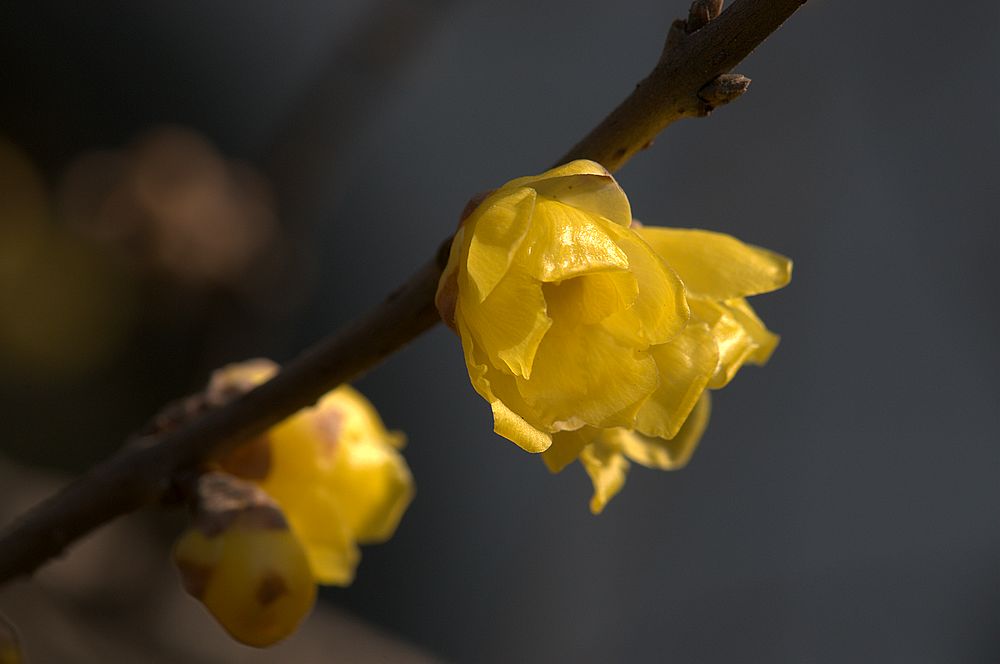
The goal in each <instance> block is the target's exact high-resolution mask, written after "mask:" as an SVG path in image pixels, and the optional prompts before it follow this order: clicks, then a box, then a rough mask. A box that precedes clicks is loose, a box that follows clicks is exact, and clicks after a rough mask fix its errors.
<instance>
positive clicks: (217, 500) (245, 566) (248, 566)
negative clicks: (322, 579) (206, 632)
mask: <svg viewBox="0 0 1000 664" xmlns="http://www.w3.org/2000/svg"><path fill="white" fill-rule="evenodd" d="M174 561H175V562H176V564H177V567H178V569H180V571H181V578H182V580H183V582H184V588H185V589H186V590H187V591H188V592H189V593H190V594H191V595H192V596H193V597H195V598H196V599H198V600H199V601H201V602H202V603H203V604H204V605H205V607H206V608H207V609H208V610H209V611H210V612H211V614H212V615H213V616H215V618H216V619H217V620H218V621H219V623H220V624H221V625H222V626H223V627H224V628H225V629H226V631H227V632H229V634H230V635H231V636H232V637H233V638H234V639H236V640H238V641H240V642H241V643H245V644H247V645H250V646H257V647H264V646H269V645H271V644H273V643H276V642H277V641H280V640H281V639H283V638H285V637H287V636H289V635H290V634H291V633H292V632H294V631H295V629H296V627H298V625H299V623H300V622H301V621H302V619H303V618H304V617H305V616H306V615H307V614H308V613H309V611H310V610H311V609H312V606H313V604H314V602H315V600H316V583H315V581H314V580H313V577H312V574H311V572H310V569H309V561H308V560H307V558H306V553H305V550H304V549H303V546H302V543H301V542H300V541H299V539H298V538H297V537H296V536H295V535H294V534H293V533H292V531H291V530H290V529H289V527H288V523H287V522H286V520H285V518H284V516H283V515H282V512H281V509H280V508H279V507H278V506H277V504H275V502H274V501H273V500H272V499H271V498H270V497H269V496H267V494H265V493H264V492H263V491H261V490H260V489H258V488H255V487H254V486H253V485H251V484H248V483H246V482H243V481H241V480H237V479H236V478H233V477H230V476H228V475H225V474H223V473H208V474H206V475H205V476H203V477H202V478H201V479H200V480H199V505H198V516H197V519H196V521H195V524H194V526H193V527H191V528H189V529H188V530H187V531H185V532H184V534H183V535H181V537H180V539H178V540H177V544H176V545H175V546H174Z"/></svg>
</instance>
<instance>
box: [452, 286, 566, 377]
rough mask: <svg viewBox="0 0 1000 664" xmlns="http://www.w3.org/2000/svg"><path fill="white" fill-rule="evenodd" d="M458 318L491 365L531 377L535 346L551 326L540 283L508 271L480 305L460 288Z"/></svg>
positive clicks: (466, 291) (473, 296) (472, 294)
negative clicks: (462, 321)
mask: <svg viewBox="0 0 1000 664" xmlns="http://www.w3.org/2000/svg"><path fill="white" fill-rule="evenodd" d="M459 284H460V285H461V284H462V277H461V276H459ZM458 316H461V317H462V318H463V319H464V320H465V322H466V324H467V326H468V330H470V331H474V334H475V337H476V345H477V346H478V347H479V348H483V349H484V350H485V351H486V352H487V353H488V354H489V358H490V364H491V365H493V366H496V367H500V366H505V367H506V368H507V369H508V370H510V372H511V373H513V374H515V375H518V376H524V377H530V376H531V368H532V366H533V364H534V360H535V353H536V351H537V350H538V345H539V344H540V343H541V341H542V338H543V337H544V336H545V333H546V332H547V331H548V329H549V327H550V326H551V325H552V320H551V319H550V318H549V317H548V315H547V313H546V307H545V297H544V296H543V295H542V285H541V284H540V283H538V282H537V281H535V280H534V279H533V278H532V277H531V276H530V275H528V274H526V273H524V272H522V271H519V270H511V271H510V272H508V273H507V275H506V276H505V277H504V278H503V279H502V280H501V281H500V283H499V284H497V285H496V287H495V288H494V289H493V292H492V293H490V296H489V297H488V298H486V299H485V300H483V301H482V302H479V301H477V300H476V296H475V294H474V293H473V292H472V290H471V289H469V288H461V287H460V289H459V299H458V307H457V311H456V318H457V317H458Z"/></svg>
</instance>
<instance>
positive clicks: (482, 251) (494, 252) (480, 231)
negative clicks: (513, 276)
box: [466, 188, 535, 302]
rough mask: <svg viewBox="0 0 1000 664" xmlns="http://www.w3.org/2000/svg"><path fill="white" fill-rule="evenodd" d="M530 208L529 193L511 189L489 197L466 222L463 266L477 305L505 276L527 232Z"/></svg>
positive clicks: (532, 204) (532, 203)
mask: <svg viewBox="0 0 1000 664" xmlns="http://www.w3.org/2000/svg"><path fill="white" fill-rule="evenodd" d="M534 207H535V192H534V191H533V190H532V189H527V188H522V189H515V190H513V191H511V192H510V193H508V194H505V195H494V196H491V197H490V198H488V199H487V200H486V201H485V202H484V203H483V204H482V205H481V206H480V207H479V208H478V209H477V210H476V212H475V213H474V214H473V215H472V216H471V217H470V218H469V220H468V221H467V225H468V227H469V228H470V230H471V240H470V241H469V255H468V257H467V258H466V265H467V267H468V270H469V278H470V279H471V281H472V284H473V285H474V286H475V287H476V293H477V297H478V299H479V301H480V302H482V301H483V300H484V299H486V297H487V296H488V295H489V294H490V293H491V292H493V289H494V288H495V287H496V285H497V284H498V283H499V282H500V280H501V279H502V278H503V277H504V275H505V274H506V273H507V269H508V268H509V267H510V263H511V261H512V260H514V255H515V254H516V253H517V250H518V248H519V247H520V246H521V241H522V240H523V239H524V237H525V235H526V234H527V232H528V228H529V226H530V224H531V218H532V213H533V211H534Z"/></svg>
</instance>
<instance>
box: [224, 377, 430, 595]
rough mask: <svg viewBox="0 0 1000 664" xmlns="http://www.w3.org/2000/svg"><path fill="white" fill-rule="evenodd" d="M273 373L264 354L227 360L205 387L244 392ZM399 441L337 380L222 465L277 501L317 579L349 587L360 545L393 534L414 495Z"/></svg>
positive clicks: (399, 436)
mask: <svg viewBox="0 0 1000 664" xmlns="http://www.w3.org/2000/svg"><path fill="white" fill-rule="evenodd" d="M276 372H277V366H276V365H275V364H274V363H272V362H269V361H267V360H251V361H248V362H244V363H241V364H234V365H230V366H228V367H224V368H223V369H221V370H219V371H217V372H215V374H214V375H213V376H212V381H211V384H210V386H209V393H213V392H215V393H225V392H226V391H227V390H239V391H243V390H245V389H247V388H249V387H252V386H254V385H257V384H259V383H263V382H265V381H266V380H268V379H269V378H271V376H273V375H274V374H275V373H276ZM404 441H405V437H404V436H403V434H402V433H400V432H395V431H393V432H390V431H386V429H385V426H384V425H383V424H382V420H381V418H380V417H379V415H378V412H377V411H376V410H375V408H374V407H373V406H372V405H371V403H370V402H369V401H368V400H367V399H365V397H364V396H362V395H361V394H360V393H359V392H358V391H357V390H355V389H353V388H352V387H350V386H349V385H341V386H340V387H338V388H337V389H335V390H333V391H331V392H329V393H327V394H326V395H325V396H324V397H323V398H322V399H320V400H319V402H318V403H317V404H316V406H314V407H312V408H305V409H303V410H301V411H299V412H298V413H296V414H295V415H293V416H291V417H289V418H288V419H286V420H284V421H282V422H280V423H279V424H278V425H276V426H274V427H272V428H271V429H270V430H268V431H267V432H266V433H265V434H264V435H263V436H261V437H260V438H259V439H257V440H256V441H253V442H251V443H250V444H248V445H245V446H243V447H241V448H239V449H237V450H236V451H235V452H234V453H232V454H230V455H229V456H228V457H227V458H224V459H222V460H221V462H220V466H221V468H222V469H223V470H225V471H227V472H229V473H232V474H233V475H236V476H238V477H242V478H244V479H248V480H252V481H254V482H256V483H257V484H258V485H259V486H260V488H261V489H263V490H264V491H265V492H267V494H268V495H269V496H271V497H272V498H274V500H275V501H276V502H277V503H278V505H280V506H281V509H282V511H283V512H284V514H285V516H286V517H287V519H288V522H289V524H290V525H291V528H292V532H294V533H295V535H296V537H297V538H298V539H299V541H301V543H302V545H303V547H304V548H305V552H306V555H307V556H308V558H309V565H310V568H311V569H312V573H313V576H314V577H315V579H316V581H317V582H319V583H322V584H332V585H339V586H346V585H350V583H351V582H352V581H353V580H354V572H355V568H356V567H357V565H358V562H359V560H360V557H361V554H360V553H359V551H358V546H357V545H358V544H374V543H378V542H384V541H386V540H387V539H389V538H390V537H392V534H393V533H394V532H395V530H396V526H397V525H398V524H399V521H400V519H401V518H402V516H403V512H405V511H406V508H407V506H408V505H409V504H410V501H411V500H412V499H413V493H414V490H413V478H412V476H411V475H410V470H409V468H408V467H407V465H406V461H405V460H404V459H403V457H402V455H401V454H400V453H399V448H401V447H402V446H403V443H404Z"/></svg>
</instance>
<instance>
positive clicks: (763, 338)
mask: <svg viewBox="0 0 1000 664" xmlns="http://www.w3.org/2000/svg"><path fill="white" fill-rule="evenodd" d="M725 306H727V307H728V308H729V312H730V313H731V314H732V315H733V316H734V317H735V318H736V320H737V321H739V323H740V325H742V326H743V329H744V330H746V332H747V334H749V335H750V337H751V338H752V339H753V340H754V343H755V344H756V346H757V347H756V348H755V349H754V351H753V353H751V355H750V357H749V361H750V362H753V363H754V364H758V365H763V364H765V363H766V362H767V361H768V360H769V359H770V357H771V353H773V352H774V349H775V348H776V347H777V346H778V341H779V340H780V337H779V336H778V335H777V334H775V333H774V332H771V331H770V330H768V329H767V327H766V326H765V325H764V321H762V320H761V319H760V318H758V317H757V313H756V312H755V311H754V310H753V307H751V306H750V304H749V303H748V302H747V301H746V300H744V299H742V298H740V299H736V300H729V301H728V302H726V303H725Z"/></svg>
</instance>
